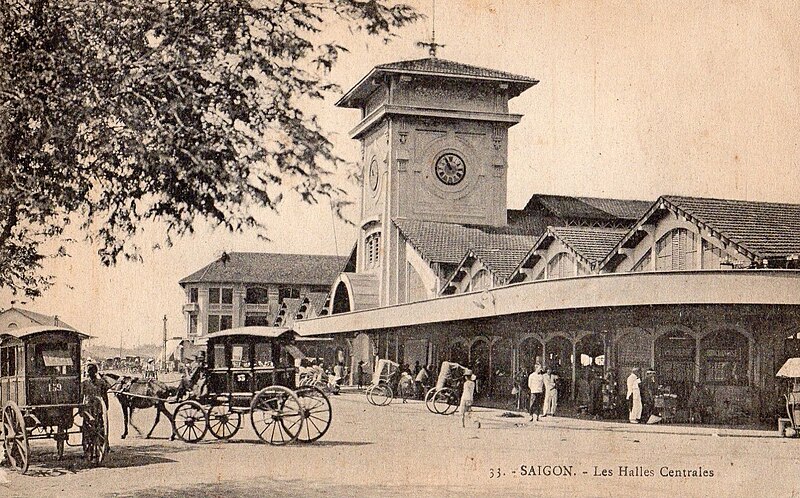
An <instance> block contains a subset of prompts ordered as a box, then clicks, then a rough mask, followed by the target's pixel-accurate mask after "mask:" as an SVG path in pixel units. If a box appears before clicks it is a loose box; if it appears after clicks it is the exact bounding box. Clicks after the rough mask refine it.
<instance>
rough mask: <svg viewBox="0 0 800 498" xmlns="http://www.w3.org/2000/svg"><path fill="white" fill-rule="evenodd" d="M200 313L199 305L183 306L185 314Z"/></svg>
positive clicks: (188, 304)
mask: <svg viewBox="0 0 800 498" xmlns="http://www.w3.org/2000/svg"><path fill="white" fill-rule="evenodd" d="M198 311H200V305H199V304H197V303H185V304H184V305H183V312H184V313H197V312H198Z"/></svg>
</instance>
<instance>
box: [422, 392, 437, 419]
mask: <svg viewBox="0 0 800 498" xmlns="http://www.w3.org/2000/svg"><path fill="white" fill-rule="evenodd" d="M435 394H436V388H435V387H432V388H430V389H428V391H427V392H426V393H425V408H427V409H428V411H429V412H431V413H436V411H435V410H434V409H433V396H434V395H435Z"/></svg>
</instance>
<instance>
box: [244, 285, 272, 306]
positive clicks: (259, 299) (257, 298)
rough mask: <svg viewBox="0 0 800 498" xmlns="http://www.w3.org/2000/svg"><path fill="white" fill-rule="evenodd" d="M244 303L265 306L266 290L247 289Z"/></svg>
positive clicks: (267, 299) (267, 297)
mask: <svg viewBox="0 0 800 498" xmlns="http://www.w3.org/2000/svg"><path fill="white" fill-rule="evenodd" d="M244 302H245V303H247V304H267V303H268V302H269V295H268V293H267V289H265V288H263V287H248V288H247V292H246V293H245V296H244Z"/></svg>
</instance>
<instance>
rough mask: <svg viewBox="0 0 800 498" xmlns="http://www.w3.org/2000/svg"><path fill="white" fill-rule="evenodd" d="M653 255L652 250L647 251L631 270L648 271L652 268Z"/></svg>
mask: <svg viewBox="0 0 800 498" xmlns="http://www.w3.org/2000/svg"><path fill="white" fill-rule="evenodd" d="M651 256H652V253H651V252H650V251H647V252H646V253H645V255H644V256H642V259H640V260H639V262H638V263H636V266H634V267H633V269H632V270H631V271H633V272H640V271H648V270H649V269H650V259H651Z"/></svg>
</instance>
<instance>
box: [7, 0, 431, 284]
mask: <svg viewBox="0 0 800 498" xmlns="http://www.w3.org/2000/svg"><path fill="white" fill-rule="evenodd" d="M418 18H419V14H417V13H416V12H415V11H414V10H413V9H412V8H411V7H409V6H406V5H392V4H390V0H317V1H300V0H149V1H148V0H97V1H93V2H86V1H84V0H59V1H55V0H16V1H14V0H4V1H2V2H0V122H1V123H2V124H0V287H6V288H10V289H11V290H13V291H14V293H16V292H19V291H23V292H25V293H26V294H28V295H31V296H36V295H39V294H40V293H41V291H42V290H43V289H44V288H46V287H47V285H48V284H49V283H50V282H51V278H50V277H49V276H47V275H42V274H41V273H42V271H41V270H42V268H41V263H42V261H43V259H44V258H46V257H48V256H59V255H64V254H66V248H65V245H64V244H62V243H61V241H62V239H63V238H64V234H65V229H66V227H67V226H68V225H70V224H71V223H72V224H75V225H78V226H79V227H80V229H81V231H82V233H85V234H86V236H87V238H88V239H89V240H90V241H92V242H93V243H95V244H97V246H98V247H100V249H99V251H98V252H99V257H100V258H101V261H102V262H103V263H104V264H107V265H112V264H114V263H115V262H116V261H118V259H119V258H120V257H127V258H137V259H138V258H140V249H139V248H138V247H135V246H133V245H132V244H130V243H129V242H126V241H127V240H129V238H130V237H131V236H132V235H134V234H136V233H138V232H139V231H140V230H141V226H142V224H143V223H146V222H148V221H155V222H158V223H160V224H162V225H163V226H165V233H166V235H165V237H166V240H165V242H166V243H167V244H169V243H170V241H171V240H172V239H173V238H174V237H175V236H181V235H184V234H186V233H191V232H192V231H193V225H194V223H195V221H196V220H198V219H207V220H211V221H212V222H214V223H217V224H219V225H221V226H224V227H225V228H227V229H228V230H231V231H240V230H243V229H255V230H256V231H257V233H259V234H262V235H266V234H267V227H266V226H264V225H263V224H262V222H260V221H259V220H258V219H257V218H256V217H254V216H253V215H252V212H253V208H254V207H258V206H265V207H267V208H269V209H275V208H276V206H277V205H278V203H279V202H280V200H281V197H282V195H283V193H284V192H286V191H293V192H296V193H297V194H298V195H300V196H301V197H302V198H303V199H304V200H305V201H307V202H309V203H314V202H317V200H318V199H319V198H320V197H321V196H322V197H331V198H335V197H337V195H338V194H340V193H341V190H340V189H339V188H337V187H335V186H334V184H333V183H332V182H331V179H330V175H331V172H332V171H334V170H336V169H337V168H342V167H347V165H345V164H344V163H343V161H342V160H341V159H340V158H339V157H337V155H336V154H335V152H334V151H333V150H332V144H331V142H330V141H329V140H328V139H327V138H326V136H325V134H324V133H323V131H322V130H321V129H320V126H319V125H318V123H317V121H316V119H315V117H314V116H309V115H306V114H305V113H303V112H302V111H301V107H302V104H304V103H307V102H308V101H309V100H318V99H321V98H323V96H324V95H325V94H326V93H328V92H332V91H336V90H338V89H337V88H336V87H335V85H333V84H331V83H330V82H329V81H328V80H327V73H328V72H329V71H330V69H331V68H332V67H333V66H334V64H336V61H337V58H338V56H339V54H340V53H342V52H343V51H345V50H346V49H345V47H343V46H342V45H340V44H339V43H337V42H336V41H334V40H330V39H328V37H326V29H325V26H327V25H328V23H339V25H346V26H347V27H349V28H350V29H351V30H352V31H364V32H366V33H369V34H370V35H375V36H379V37H382V38H383V39H384V40H388V39H389V38H390V37H392V36H394V32H395V31H396V29H397V28H400V27H402V26H405V25H407V24H409V23H411V22H414V21H415V20H417V19H418ZM337 202H339V204H338V205H339V206H341V202H342V201H341V200H338V201H337ZM53 241H57V242H58V243H56V244H53ZM51 246H52V247H51Z"/></svg>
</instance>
